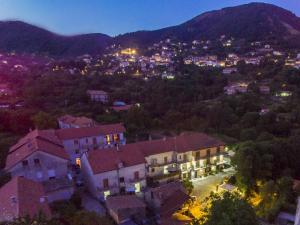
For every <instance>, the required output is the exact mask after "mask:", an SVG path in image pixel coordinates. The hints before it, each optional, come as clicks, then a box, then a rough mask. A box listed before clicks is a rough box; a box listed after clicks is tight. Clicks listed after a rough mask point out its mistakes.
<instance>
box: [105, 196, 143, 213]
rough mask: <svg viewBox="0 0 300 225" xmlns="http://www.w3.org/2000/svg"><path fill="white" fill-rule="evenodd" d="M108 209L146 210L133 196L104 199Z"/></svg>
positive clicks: (141, 202) (140, 201)
mask: <svg viewBox="0 0 300 225" xmlns="http://www.w3.org/2000/svg"><path fill="white" fill-rule="evenodd" d="M106 205H107V208H108V209H112V210H114V211H117V210H119V209H130V208H146V204H145V203H144V202H143V201H142V200H140V199H139V198H138V197H137V196H135V195H120V196H109V197H108V198H107V199H106Z"/></svg>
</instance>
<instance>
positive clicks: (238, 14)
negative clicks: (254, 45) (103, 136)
mask: <svg viewBox="0 0 300 225" xmlns="http://www.w3.org/2000/svg"><path fill="white" fill-rule="evenodd" d="M221 35H226V36H227V37H233V38H236V39H243V40H246V41H263V40H273V41H275V42H277V43H280V44H282V45H284V46H288V45H289V47H295V46H297V47H300V18H299V17H297V16H296V15H294V14H293V13H291V12H290V11H287V10H285V9H283V8H280V7H277V6H274V5H270V4H265V3H250V4H246V5H241V6H237V7H230V8H224V9H221V10H215V11H211V12H207V13H203V14H201V15H199V16H197V17H195V18H193V19H191V20H190V21H187V22H185V23H183V24H180V25H178V26H173V27H168V28H164V29H160V30H154V31H138V32H133V33H127V34H124V35H120V36H117V37H115V38H112V37H109V36H108V35H104V34H85V35H76V36H62V35H58V34H54V33H51V32H49V31H47V30H45V29H42V28H39V27H36V26H33V25H30V24H26V23H23V22H20V21H6V22H0V51H4V52H10V51H16V52H26V53H40V54H49V55H51V56H64V57H66V56H77V55H82V54H86V53H88V54H99V53H102V52H103V51H104V49H105V47H106V46H107V45H108V44H111V43H117V44H121V45H123V46H124V47H125V46H143V47H146V46H148V45H151V44H153V43H155V42H159V41H161V40H164V39H167V38H172V39H175V40H178V41H192V40H195V39H203V40H207V39H209V40H215V39H218V38H220V36H221Z"/></svg>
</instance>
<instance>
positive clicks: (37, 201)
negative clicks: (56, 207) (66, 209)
mask: <svg viewBox="0 0 300 225" xmlns="http://www.w3.org/2000/svg"><path fill="white" fill-rule="evenodd" d="M0 199H1V201H0V222H8V221H13V220H15V219H18V218H21V217H26V216H29V217H31V218H33V217H34V216H37V215H39V213H40V212H41V213H43V214H44V215H45V216H46V218H50V217H51V215H52V214H51V211H50V207H49V205H48V200H47V196H46V194H45V191H44V188H43V185H42V184H40V183H37V182H34V181H31V180H28V179H26V178H23V177H18V176H17V177H14V178H13V179H12V180H11V181H9V182H8V183H7V184H5V185H4V186H3V187H1V188H0Z"/></svg>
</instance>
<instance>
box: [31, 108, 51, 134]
mask: <svg viewBox="0 0 300 225" xmlns="http://www.w3.org/2000/svg"><path fill="white" fill-rule="evenodd" d="M32 121H33V123H34V125H35V127H36V128H38V129H40V130H43V129H51V128H56V127H57V122H56V119H55V118H54V117H53V116H51V115H50V114H49V113H45V112H42V111H40V112H38V113H37V114H36V115H34V116H33V117H32Z"/></svg>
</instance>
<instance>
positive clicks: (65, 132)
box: [56, 123, 125, 140]
mask: <svg viewBox="0 0 300 225" xmlns="http://www.w3.org/2000/svg"><path fill="white" fill-rule="evenodd" d="M123 132H125V127H124V126H123V124H121V123H117V124H108V125H99V126H95V127H82V128H69V129H61V130H56V134H57V136H58V137H59V138H60V139H61V140H69V139H76V138H83V137H93V136H99V135H107V134H117V133H123Z"/></svg>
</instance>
